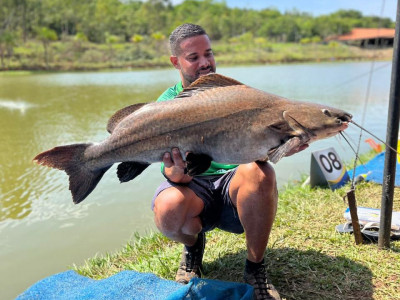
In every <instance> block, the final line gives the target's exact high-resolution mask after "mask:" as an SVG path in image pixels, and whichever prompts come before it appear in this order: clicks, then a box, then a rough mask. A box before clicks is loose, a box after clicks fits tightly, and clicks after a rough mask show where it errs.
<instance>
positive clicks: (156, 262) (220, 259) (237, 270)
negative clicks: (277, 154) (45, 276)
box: [74, 154, 400, 300]
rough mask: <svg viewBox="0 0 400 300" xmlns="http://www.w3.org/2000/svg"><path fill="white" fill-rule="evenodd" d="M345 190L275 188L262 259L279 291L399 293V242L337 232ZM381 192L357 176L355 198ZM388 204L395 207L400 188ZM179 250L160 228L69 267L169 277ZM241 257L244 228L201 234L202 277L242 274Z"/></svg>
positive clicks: (291, 294)
mask: <svg viewBox="0 0 400 300" xmlns="http://www.w3.org/2000/svg"><path fill="white" fill-rule="evenodd" d="M369 156H371V155H370V154H369ZM363 158H364V161H366V160H367V157H366V156H364V157H363ZM349 189H350V186H349V185H348V186H345V187H343V188H341V189H338V190H336V191H330V190H328V189H323V188H315V189H311V188H310V187H309V186H305V187H302V186H301V185H300V184H299V183H292V184H288V185H287V186H285V187H284V189H283V191H281V192H280V196H279V208H278V213H277V217H276V221H275V223H274V228H273V230H272V234H271V236H270V242H269V246H268V249H267V250H266V253H265V258H266V261H267V269H268V273H269V277H270V279H271V280H272V282H273V283H274V285H275V286H276V287H277V289H278V290H279V292H280V294H281V296H282V297H283V298H285V299H296V300H297V299H382V300H383V299H387V300H389V299H390V300H393V299H400V293H399V291H400V273H399V270H400V241H392V242H391V247H390V249H387V250H380V249H378V247H377V245H376V244H372V243H366V244H363V245H358V246H357V245H356V244H355V242H354V237H353V236H352V235H348V234H338V233H336V232H335V226H336V225H337V224H340V223H343V222H344V221H345V220H344V217H343V212H344V210H345V209H346V207H347V205H346V204H345V203H344V201H343V196H344V195H345V194H346V192H347V191H348V190H349ZM381 192H382V186H381V185H378V184H373V183H366V182H363V183H361V184H359V185H357V187H356V199H357V204H358V205H359V206H367V207H375V208H379V207H380V201H381ZM394 210H397V211H399V210H400V190H399V189H395V194H394ZM181 250H182V246H181V245H180V244H177V243H175V242H172V241H170V240H168V239H167V238H165V237H163V236H162V235H161V234H159V233H151V234H149V235H148V236H145V237H143V236H139V235H136V236H135V238H134V240H133V241H132V242H131V243H129V244H127V245H126V246H125V247H124V248H123V249H122V250H121V251H119V252H117V253H113V254H105V255H104V256H99V257H95V258H92V259H89V260H88V261H86V263H85V265H83V266H74V269H75V270H76V271H78V272H79V273H80V274H82V275H85V276H89V277H91V278H94V279H102V278H106V277H109V276H111V275H113V274H115V273H117V272H119V271H121V270H136V271H139V272H151V273H154V274H156V275H158V276H160V277H162V278H166V279H171V280H173V279H174V277H175V272H176V269H177V266H178V262H179V259H180V255H181ZM245 258H246V248H245V236H244V234H242V235H235V234H230V233H226V232H223V231H221V230H214V231H211V232H209V233H207V246H206V251H205V256H204V269H205V278H210V279H219V280H226V281H242V280H241V278H242V274H243V268H244V261H245Z"/></svg>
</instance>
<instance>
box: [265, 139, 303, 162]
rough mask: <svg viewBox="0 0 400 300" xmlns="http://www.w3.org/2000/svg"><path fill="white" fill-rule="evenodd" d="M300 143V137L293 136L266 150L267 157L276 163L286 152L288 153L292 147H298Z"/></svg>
mask: <svg viewBox="0 0 400 300" xmlns="http://www.w3.org/2000/svg"><path fill="white" fill-rule="evenodd" d="M300 143H301V140H300V138H298V137H293V138H290V139H289V140H287V141H286V142H285V143H284V144H282V145H280V146H278V147H277V148H274V149H271V150H270V151H269V152H268V159H269V160H270V161H271V162H273V163H274V164H276V163H277V162H278V161H280V160H281V158H282V157H284V156H285V155H286V154H287V153H289V152H290V151H291V150H292V149H294V148H296V147H298V146H299V145H300Z"/></svg>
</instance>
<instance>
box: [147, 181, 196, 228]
mask: <svg viewBox="0 0 400 300" xmlns="http://www.w3.org/2000/svg"><path fill="white" fill-rule="evenodd" d="M195 198H197V197H196V196H195V195H194V193H193V192H192V191H190V190H189V189H188V188H185V187H182V188H181V187H178V188H176V187H174V188H169V189H166V190H164V191H162V192H161V193H160V194H159V195H158V196H157V198H156V199H155V202H154V218H155V223H156V226H157V228H158V229H159V230H160V231H162V232H171V233H172V232H177V231H180V230H181V229H182V227H183V226H184V225H185V223H186V222H187V220H188V219H190V218H193V217H195V216H197V215H199V214H200V213H201V211H202V209H203V207H202V205H203V203H202V201H201V200H200V199H199V198H197V199H195ZM199 200H200V202H201V203H200V202H199Z"/></svg>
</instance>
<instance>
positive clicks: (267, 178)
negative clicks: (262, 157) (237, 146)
mask: <svg viewBox="0 0 400 300" xmlns="http://www.w3.org/2000/svg"><path fill="white" fill-rule="evenodd" d="M241 167H243V170H242V171H243V173H244V174H243V175H244V178H245V179H246V181H248V182H249V183H252V184H254V185H256V186H259V185H263V186H271V187H275V184H276V177H275V171H274V168H273V167H272V166H271V165H270V164H269V163H268V162H253V163H250V164H246V165H242V166H241Z"/></svg>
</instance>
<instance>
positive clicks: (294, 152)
mask: <svg viewBox="0 0 400 300" xmlns="http://www.w3.org/2000/svg"><path fill="white" fill-rule="evenodd" d="M308 146H309V144H304V145H301V146H299V147H297V148H294V149H292V151H290V152H288V153H286V155H285V156H286V157H288V156H291V155H293V154H296V153H298V152H300V151H303V150H304V149H307V148H308Z"/></svg>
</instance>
